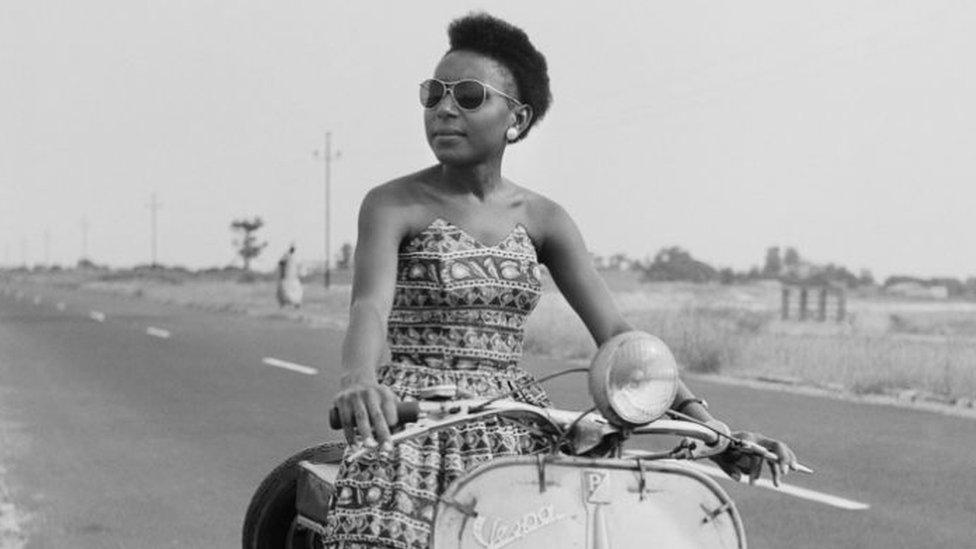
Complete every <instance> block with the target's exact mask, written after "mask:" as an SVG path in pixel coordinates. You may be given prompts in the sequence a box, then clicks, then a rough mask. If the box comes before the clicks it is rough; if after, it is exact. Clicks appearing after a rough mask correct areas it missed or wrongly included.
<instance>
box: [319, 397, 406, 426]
mask: <svg viewBox="0 0 976 549" xmlns="http://www.w3.org/2000/svg"><path fill="white" fill-rule="evenodd" d="M396 411H397V420H398V421H397V425H403V424H404V423H413V422H415V421H417V418H419V417H420V402H418V401H416V400H412V401H408V402H397V405H396ZM329 427H332V428H333V429H336V430H338V429H342V418H340V417H339V409H338V408H334V407H333V408H332V409H331V410H329Z"/></svg>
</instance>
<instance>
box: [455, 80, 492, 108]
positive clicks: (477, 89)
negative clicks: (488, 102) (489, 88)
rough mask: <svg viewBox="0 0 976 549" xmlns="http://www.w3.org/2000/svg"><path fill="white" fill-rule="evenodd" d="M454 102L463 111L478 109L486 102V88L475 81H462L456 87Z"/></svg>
mask: <svg viewBox="0 0 976 549" xmlns="http://www.w3.org/2000/svg"><path fill="white" fill-rule="evenodd" d="M453 92H454V100H455V101H457V104H458V106H459V107H461V108H462V109H467V110H471V109H477V108H478V107H480V106H481V104H482V103H484V102H485V87H484V86H482V85H481V83H480V82H475V81H474V80H462V81H460V82H458V83H457V84H455V85H454V90H453Z"/></svg>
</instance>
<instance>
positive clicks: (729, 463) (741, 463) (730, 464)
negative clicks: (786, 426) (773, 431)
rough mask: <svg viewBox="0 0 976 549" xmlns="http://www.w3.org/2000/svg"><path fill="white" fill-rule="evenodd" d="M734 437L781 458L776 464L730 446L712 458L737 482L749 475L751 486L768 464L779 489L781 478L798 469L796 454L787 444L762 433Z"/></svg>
mask: <svg viewBox="0 0 976 549" xmlns="http://www.w3.org/2000/svg"><path fill="white" fill-rule="evenodd" d="M732 436H733V437H735V438H739V439H743V440H747V441H749V442H753V443H755V444H758V445H759V446H762V447H763V448H765V449H767V450H769V451H770V452H772V453H774V454H776V455H777V456H778V457H779V460H778V461H776V462H774V461H768V460H766V459H765V458H763V457H762V456H757V455H755V454H753V453H749V452H746V451H742V450H740V449H737V448H735V446H734V445H732V446H729V447H728V448H727V449H726V450H725V451H724V452H722V453H721V454H718V455H715V456H712V458H711V459H712V461H714V462H715V463H716V464H717V465H718V466H719V467H721V468H722V470H723V471H725V473H726V474H728V475H729V476H730V477H732V478H734V479H735V480H739V479H740V478H742V475H749V484H753V483H755V482H756V479H758V478H759V477H760V476H761V475H762V466H763V462H767V463H768V464H769V472H770V474H771V475H772V477H773V484H774V485H775V486H777V487H778V486H779V480H780V478H782V477H783V476H784V475H786V473H787V472H789V470H790V469H796V466H797V461H796V454H794V453H793V450H791V449H790V447H789V446H787V445H786V443H784V442H781V441H778V440H776V439H772V438H769V437H766V436H763V435H762V434H760V433H751V432H748V431H737V432H735V433H732Z"/></svg>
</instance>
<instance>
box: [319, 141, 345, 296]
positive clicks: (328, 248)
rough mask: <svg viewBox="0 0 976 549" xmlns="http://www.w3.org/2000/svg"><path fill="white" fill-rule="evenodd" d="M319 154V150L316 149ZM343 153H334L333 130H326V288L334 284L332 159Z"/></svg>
mask: <svg viewBox="0 0 976 549" xmlns="http://www.w3.org/2000/svg"><path fill="white" fill-rule="evenodd" d="M315 155H316V156H318V155H319V151H315ZM341 156H342V153H341V152H340V151H336V153H335V154H333V153H332V132H325V152H324V153H323V154H322V157H323V159H324V160H325V289H326V290H328V289H329V288H330V287H331V286H332V239H331V236H330V229H331V224H332V203H331V196H330V195H331V193H332V161H333V160H336V159H338V158H340V157H341Z"/></svg>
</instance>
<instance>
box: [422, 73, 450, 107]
mask: <svg viewBox="0 0 976 549" xmlns="http://www.w3.org/2000/svg"><path fill="white" fill-rule="evenodd" d="M443 98H444V84H441V83H440V82H438V81H437V80H426V81H424V82H423V83H422V84H420V104H421V105H423V106H424V108H425V109H429V108H431V107H433V106H435V105H437V104H438V103H440V102H441V99H443Z"/></svg>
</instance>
